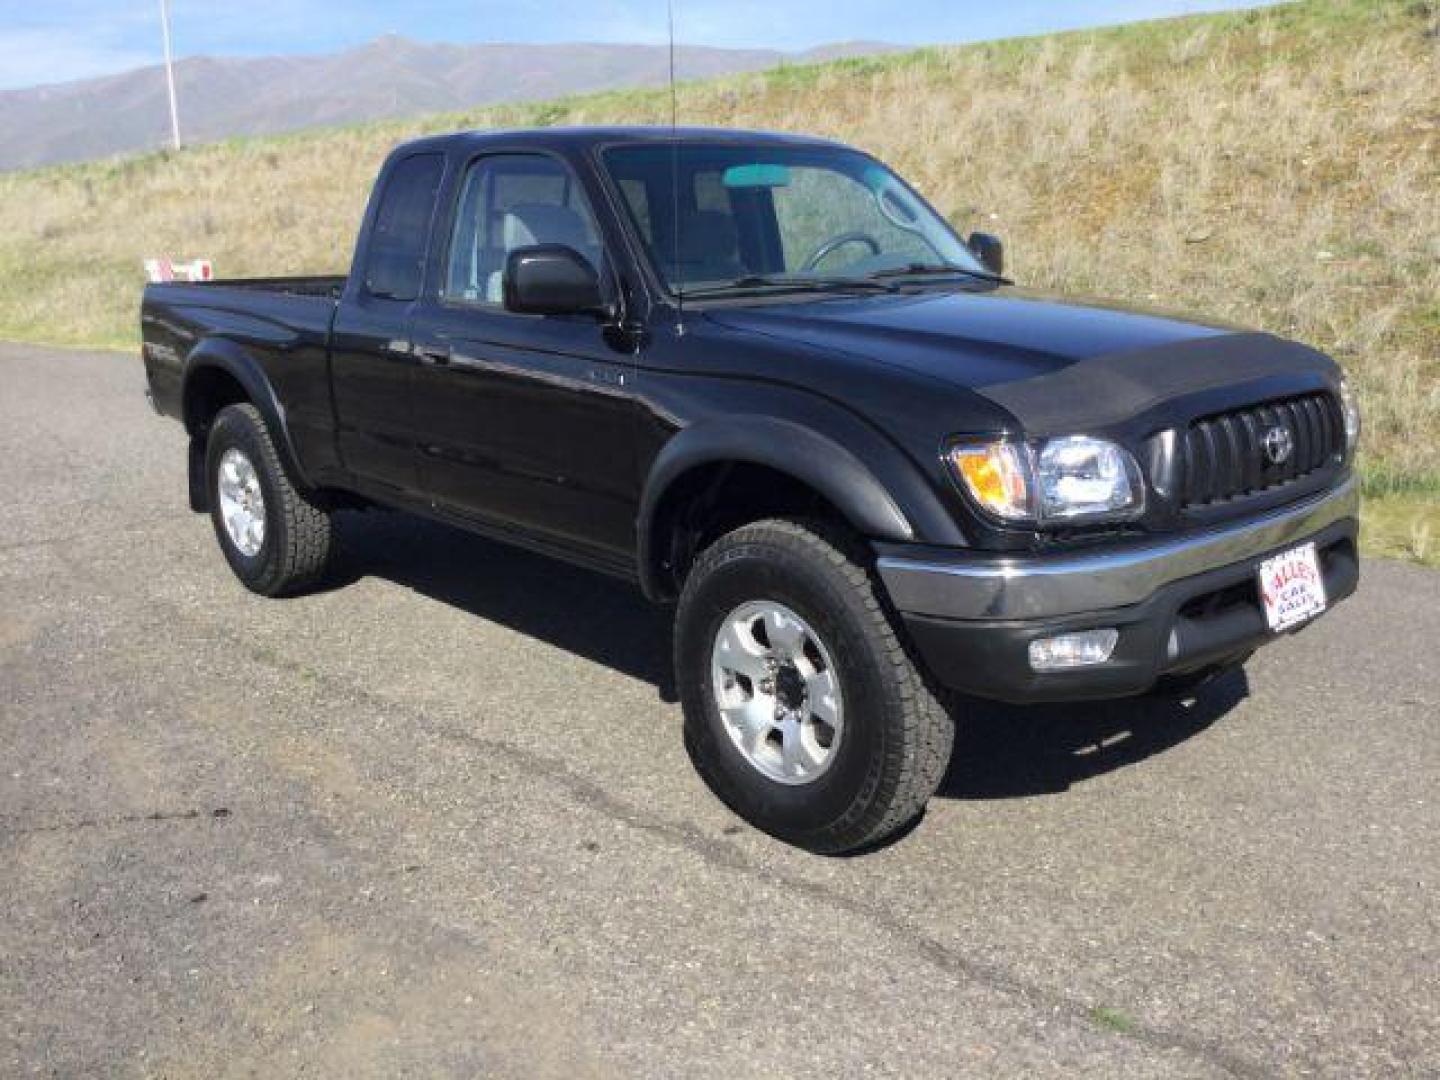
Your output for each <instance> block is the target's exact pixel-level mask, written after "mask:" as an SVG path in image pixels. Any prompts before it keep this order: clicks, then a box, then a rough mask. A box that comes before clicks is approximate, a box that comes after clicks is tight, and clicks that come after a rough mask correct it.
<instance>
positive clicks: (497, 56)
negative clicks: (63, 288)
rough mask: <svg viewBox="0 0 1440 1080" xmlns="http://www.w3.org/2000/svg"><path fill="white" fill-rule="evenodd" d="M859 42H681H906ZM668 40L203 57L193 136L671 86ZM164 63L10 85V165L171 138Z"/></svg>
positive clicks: (190, 93)
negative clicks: (93, 75) (45, 82)
mask: <svg viewBox="0 0 1440 1080" xmlns="http://www.w3.org/2000/svg"><path fill="white" fill-rule="evenodd" d="M894 49H895V47H894V46H889V45H884V44H880V43H876V42H845V43H840V44H835V45H827V46H822V47H820V48H817V49H811V50H808V51H806V52H800V53H786V52H780V51H776V50H770V49H712V48H703V47H696V46H681V47H679V48H677V50H676V55H675V65H676V71H677V75H678V77H679V78H681V79H703V78H710V77H713V76H717V75H731V74H738V73H741V72H748V71H763V70H767V69H770V68H774V67H777V66H780V65H782V64H807V63H819V62H822V61H825V60H833V59H838V58H842V57H847V56H860V55H869V54H875V53H881V52H890V51H894ZM669 63H670V57H669V50H668V49H667V48H666V47H665V46H663V45H607V44H569V45H516V44H474V45H449V44H432V43H426V42H419V41H412V40H410V39H407V38H404V37H400V36H397V35H387V36H385V37H382V38H379V39H377V40H375V41H372V42H370V43H368V44H365V45H361V46H358V47H356V48H353V49H347V50H345V51H342V52H337V53H328V54H323V55H309V56H274V57H246V58H232V57H225V58H221V57H205V56H200V57H193V58H189V59H185V60H181V61H179V62H177V63H176V65H175V78H176V86H177V94H178V97H179V102H180V105H179V112H180V127H181V132H182V135H183V137H184V139H185V141H186V142H187V143H194V142H209V141H213V140H216V139H223V138H227V137H229V136H235V135H262V134H272V133H275V132H281V131H288V130H294V129H298V128H305V127H313V126H316V125H325V124H343V123H351V122H355V121H362V120H376V119H382V118H392V117H404V116H412V115H420V114H423V113H431V112H439V111H447V110H456V109H464V108H471V107H477V106H483V105H494V104H499V103H503V102H509V101H531V100H544V99H549V98H556V97H563V96H565V95H567V94H577V93H586V92H590V91H596V90H610V89H620V88H625V87H640V86H657V85H663V84H664V82H665V80H666V79H667V78H668V75H669ZM169 137H170V116H169V110H168V105H167V102H166V89H165V73H164V69H163V67H161V66H159V65H156V66H154V67H146V68H139V69H136V70H134V71H128V72H124V73H122V74H118V75H108V76H103V77H100V78H93V79H84V80H79V81H76V82H68V83H57V84H52V85H48V86H37V87H30V88H27V89H21V90H6V91H0V169H18V168H28V167H31V166H36V165H45V164H52V163H56V162H67V161H82V160H87V159H92V158H99V157H106V156H109V155H112V154H122V153H132V152H136V151H143V150H152V149H156V148H159V147H162V146H165V145H167V143H168V141H169Z"/></svg>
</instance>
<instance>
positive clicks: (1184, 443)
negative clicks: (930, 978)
mask: <svg viewBox="0 0 1440 1080" xmlns="http://www.w3.org/2000/svg"><path fill="white" fill-rule="evenodd" d="M1002 262H1003V255H1002V247H1001V244H1000V241H999V240H998V239H996V238H995V237H993V236H989V235H986V234H982V233H974V234H971V235H970V236H969V237H967V238H964V239H962V238H961V236H959V235H957V233H956V232H955V231H954V230H953V229H952V228H951V226H950V225H949V224H947V223H946V221H945V219H944V218H943V217H941V216H940V215H939V214H938V213H937V212H936V211H935V210H934V209H932V208H931V207H930V206H929V205H928V204H927V203H926V201H925V200H924V198H923V197H922V196H921V195H920V194H919V193H918V192H917V191H916V190H915V189H914V188H913V187H911V186H910V185H909V184H907V183H906V182H905V181H904V180H903V179H901V178H900V177H899V176H897V175H896V174H895V173H894V172H893V171H891V170H890V169H889V168H887V167H886V166H885V165H884V164H882V163H881V162H879V161H877V160H876V159H875V158H874V157H872V156H870V155H868V154H866V153H863V152H861V151H859V150H855V149H851V148H849V147H846V146H843V145H840V144H837V143H834V142H829V141H824V140H819V139H812V138H800V137H792V136H787V135H775V134H760V133H748V132H738V131H709V130H686V129H678V130H672V129H664V130H650V129H631V128H607V129H596V128H587V129H569V130H565V129H553V130H543V131H514V132H471V133H460V134H453V135H445V136H440V137H434V138H426V139H422V140H419V141H416V142H412V143H408V144H406V145H403V146H401V147H399V148H398V149H396V150H395V151H394V152H393V153H392V154H391V155H390V157H389V158H388V160H387V161H386V162H385V164H384V166H383V168H382V169H381V172H380V175H379V179H378V181H377V182H376V185H375V188H374V192H373V194H372V195H371V198H370V203H369V207H368V210H367V211H366V214H365V218H364V222H363V226H362V228H361V231H360V234H359V239H358V242H357V244H356V248H355V254H354V259H353V262H352V264H351V268H350V273H349V275H348V276H346V277H333V278H274V279H245V280H228V281H227V280H216V281H210V282H205V283H196V284H173V283H172V284H153V285H150V286H148V287H147V289H146V290H145V295H144V301H143V309H142V324H143V326H142V329H143V355H144V363H145V370H146V375H147V380H148V387H149V394H150V396H151V400H152V401H153V403H154V405H155V407H156V409H157V410H158V411H159V412H160V413H162V414H164V415H166V416H170V417H174V418H176V419H178V420H180V421H181V422H183V424H184V427H185V431H186V432H187V433H188V435H189V498H190V504H191V507H192V508H193V509H194V510H196V511H204V512H208V513H209V514H210V515H211V517H212V518H213V521H214V528H215V535H216V537H217V538H218V540H219V545H220V548H221V551H222V552H223V553H224V556H225V559H226V560H227V561H228V563H229V565H230V567H231V569H232V570H233V571H234V573H235V575H236V576H237V577H238V578H239V579H240V581H241V582H243V583H244V585H245V586H247V587H248V588H250V589H252V590H254V591H255V592H257V593H261V594H264V595H267V596H275V595H280V594H285V593H294V592H297V591H303V590H305V589H308V588H313V587H314V586H316V584H317V583H319V582H320V581H321V580H322V577H323V575H324V573H325V569H326V565H327V563H328V561H329V559H330V556H331V552H332V548H333V547H334V545H335V529H334V526H333V524H332V516H333V514H334V513H335V511H337V510H338V509H344V508H353V507H369V506H383V507H388V508H392V509H398V510H401V511H409V512H414V513H417V514H424V515H428V516H430V517H433V518H438V519H442V520H444V521H447V522H451V523H454V524H456V525H458V526H460V527H462V528H465V529H470V530H473V531H475V532H479V533H483V534H485V535H487V536H490V537H494V538H498V539H500V540H503V541H507V542H511V543H515V544H519V545H522V546H525V547H528V548H531V549H534V550H538V551H540V552H543V553H546V554H549V555H552V556H555V557H558V558H561V559H567V560H570V561H572V562H575V563H580V564H583V565H585V566H587V567H591V568H594V569H596V570H599V571H603V572H606V573H609V574H613V575H617V576H619V577H621V578H625V579H627V580H630V581H633V582H634V583H635V584H636V585H637V586H638V587H639V588H640V589H641V590H643V592H644V594H645V596H647V597H648V598H650V599H651V600H653V601H655V602H657V603H661V604H670V605H673V606H674V609H675V612H674V618H675V635H674V641H675V647H674V664H675V677H676V685H677V688H678V691H679V696H680V699H681V703H682V708H683V712H684V721H685V728H684V730H685V742H686V746H687V748H688V750H689V753H690V756H691V758H692V760H693V761H694V763H695V765H696V767H697V768H698V770H699V772H700V773H701V774H702V776H703V777H704V778H705V780H706V781H707V782H708V783H709V785H710V786H711V787H712V789H713V790H714V791H715V792H716V793H717V794H718V795H719V796H720V797H721V798H722V799H723V800H724V801H725V802H726V803H727V804H729V805H730V806H731V807H732V808H733V809H734V810H735V811H736V812H738V813H739V814H740V815H742V816H743V817H745V818H746V819H748V820H749V821H751V822H752V823H754V824H755V825H756V826H758V827H759V828H761V829H764V830H766V831H768V832H770V833H772V834H774V835H776V836H778V837H781V838H783V839H785V840H787V841H789V842H791V843H794V844H798V845H800V846H803V847H806V848H809V849H811V850H815V851H820V852H832V853H833V852H843V851H851V850H855V849H859V848H864V847H866V846H870V845H874V844H875V843H877V842H878V841H880V840H881V839H883V838H884V837H886V836H887V835H889V834H891V833H893V832H895V831H896V830H898V829H900V828H901V827H902V826H904V825H906V823H908V822H910V821H911V820H912V819H914V818H915V817H916V816H917V815H918V814H919V813H920V812H921V810H922V809H923V807H924V805H925V803H926V801H927V800H928V799H929V798H930V796H931V795H932V794H933V793H934V792H935V790H936V788H937V786H938V785H939V783H940V781H941V779H942V777H943V775H944V772H945V770H946V766H947V764H948V762H949V758H950V753H951V746H952V741H953V736H954V727H955V724H956V723H957V722H963V717H964V713H965V701H966V700H968V699H972V698H974V697H987V698H995V699H1001V700H1005V701H1012V702H1039V701H1071V700H1079V699H1087V698H1108V697H1120V696H1125V695H1135V694H1142V693H1148V692H1154V691H1157V690H1163V691H1174V690H1176V689H1177V688H1183V687H1186V686H1191V687H1193V686H1194V685H1196V684H1197V683H1199V682H1201V681H1203V680H1204V679H1206V678H1207V677H1210V676H1212V675H1213V674H1214V673H1216V672H1218V671H1223V670H1225V669H1226V668H1229V667H1233V666H1235V665H1237V664H1240V663H1243V662H1244V660H1245V658H1246V657H1248V656H1249V655H1250V653H1251V652H1252V651H1253V650H1254V649H1255V648H1256V647H1258V646H1260V645H1263V644H1265V643H1267V642H1270V641H1273V640H1275V639H1276V638H1277V637H1279V636H1281V635H1284V634H1287V633H1290V632H1293V631H1295V630H1296V629H1298V628H1300V627H1303V626H1305V625H1307V624H1308V623H1309V622H1310V621H1311V620H1313V619H1314V618H1315V617H1317V616H1318V615H1320V614H1321V613H1322V612H1324V611H1326V610H1327V609H1328V608H1330V607H1332V606H1333V605H1335V604H1336V603H1337V602H1338V601H1340V600H1342V599H1344V598H1345V597H1346V596H1348V595H1350V594H1351V593H1352V592H1353V591H1354V589H1355V587H1356V582H1357V578H1358V573H1359V564H1358V559H1357V554H1356V533H1357V504H1358V494H1357V483H1356V480H1355V478H1354V476H1353V473H1352V461H1353V458H1354V454H1355V444H1356V439H1357V437H1358V433H1359V427H1360V422H1359V415H1358V412H1357V409H1356V406H1355V402H1354V399H1353V396H1352V394H1351V392H1350V391H1349V389H1348V388H1347V386H1346V383H1345V380H1344V379H1343V377H1342V374H1341V372H1340V370H1339V369H1338V368H1337V366H1336V365H1335V363H1334V362H1333V361H1331V360H1330V359H1329V358H1328V357H1326V356H1324V355H1322V354H1321V353H1319V352H1316V351H1315V350H1314V349H1311V348H1308V347H1306V346H1305V345H1302V344H1297V343H1295V342H1292V341H1286V340H1283V339H1281V338H1278V337H1273V336H1271V335H1268V334H1264V333H1252V332H1246V331H1244V330H1240V329H1236V328H1234V327H1229V326H1222V325H1217V324H1214V323H1209V322H1201V321H1193V320H1188V319H1179V318H1175V317H1173V316H1167V315H1163V314H1159V313H1151V312H1143V311H1135V310H1126V309H1123V308H1120V307H1118V306H1113V305H1106V304H1099V303H1095V302H1080V301H1076V300H1072V299H1065V298H1061V297H1055V296H1048V295H1042V294H1040V293H1036V292H1032V291H1028V290H1026V289H1023V288H1020V287H1017V286H1016V285H1015V284H1013V283H1012V282H1011V281H1009V280H1007V279H1006V278H1005V277H1004V276H1003V267H1002Z"/></svg>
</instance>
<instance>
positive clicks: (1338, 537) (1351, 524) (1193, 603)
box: [877, 478, 1360, 702]
mask: <svg viewBox="0 0 1440 1080" xmlns="http://www.w3.org/2000/svg"><path fill="white" fill-rule="evenodd" d="M1358 513H1359V489H1358V485H1357V483H1356V481H1355V480H1354V478H1347V479H1346V480H1345V481H1344V482H1342V483H1341V484H1340V485H1339V486H1337V487H1335V488H1333V489H1331V490H1330V491H1328V492H1326V493H1324V494H1323V495H1320V496H1317V497H1315V498H1312V499H1308V500H1306V501H1304V502H1301V503H1298V504H1296V505H1294V506H1288V507H1285V508H1283V509H1282V510H1278V511H1275V512H1272V513H1269V514H1266V515H1264V516H1261V517H1257V518H1253V519H1251V520H1249V521H1245V522H1241V523H1238V524H1232V525H1227V526H1224V527H1222V528H1217V529H1211V530H1206V531H1204V532H1200V533H1195V534H1191V535H1187V536H1183V537H1169V538H1164V539H1159V540H1139V541H1133V542H1127V543H1125V544H1123V545H1121V544H1117V545H1114V546H1107V547H1105V548H1104V549H1097V550H1094V551H1085V552H1070V553H1066V554H1058V555H1034V556H1015V555H987V554H978V553H975V552H962V551H950V550H946V551H940V552H935V551H934V550H927V551H926V552H925V553H923V554H918V553H917V552H916V550H915V549H914V548H913V547H910V546H906V545H878V546H877V550H878V553H879V560H878V563H877V568H878V570H879V574H880V578H881V580H882V581H883V582H884V584H885V587H886V589H887V591H888V592H889V595H890V599H891V602H892V603H893V604H894V605H895V607H896V608H897V609H898V610H899V612H900V614H901V616H902V617H903V619H904V621H905V623H906V626H907V627H908V628H909V631H910V635H911V638H912V640H913V641H914V643H915V646H916V648H917V649H918V650H919V652H920V654H921V657H922V658H923V659H924V661H925V662H926V664H927V665H928V666H929V668H930V670H931V672H932V674H933V675H934V676H935V677H936V678H937V679H939V680H940V681H941V682H942V683H944V684H945V685H947V686H950V687H952V688H954V689H957V690H961V691H964V692H966V693H971V694H976V695H979V696H983V697H992V698H998V699H1001V700H1005V701H1017V702H1032V701H1064V700H1075V699H1081V698H1104V697H1124V696H1127V695H1131V694H1139V693H1143V692H1145V691H1146V690H1148V689H1149V688H1150V687H1151V686H1153V685H1154V684H1155V681H1156V680H1157V679H1158V678H1159V677H1160V676H1162V675H1167V674H1179V673H1183V672H1188V671H1196V670H1199V669H1202V668H1205V667H1209V666H1212V665H1215V664H1220V663H1224V662H1226V661H1227V660H1231V659H1234V658H1237V657H1239V656H1243V655H1244V654H1245V653H1248V652H1249V651H1250V650H1252V649H1254V648H1256V647H1257V646H1259V645H1262V644H1264V643H1265V642H1267V641H1269V640H1273V638H1274V637H1275V635H1274V634H1272V633H1271V632H1270V631H1269V629H1268V627H1267V626H1266V623H1265V615H1264V611H1263V609H1262V608H1261V605H1260V599H1259V591H1258V587H1257V584H1256V574H1257V571H1258V568H1259V564H1260V562H1261V561H1262V560H1263V559H1265V558H1266V557H1268V556H1270V555H1272V554H1274V553H1275V552H1277V551H1281V550H1284V549H1285V548H1288V547H1294V546H1295V545H1297V544H1301V543H1304V542H1306V541H1314V542H1315V547H1316V551H1317V553H1318V555H1319V559H1320V568H1321V573H1322V575H1323V577H1324V580H1325V593H1326V596H1327V598H1328V600H1329V603H1330V604H1331V605H1334V604H1336V603H1338V602H1340V601H1341V600H1343V599H1345V598H1346V597H1347V596H1349V595H1350V594H1351V593H1353V592H1354V591H1355V587H1356V584H1357V583H1358V581H1359V576H1360V564H1359V557H1358V553H1357V550H1356V536H1357V532H1358V527H1359V526H1358ZM1096 627H1115V628H1116V629H1117V630H1119V632H1120V634H1119V640H1118V642H1117V644H1116V647H1115V651H1114V654H1113V655H1112V657H1111V658H1110V660H1109V661H1107V662H1106V663H1104V664H1098V665H1096V666H1094V667H1088V668H1079V669H1075V670H1071V671H1060V672H1047V673H1039V672H1036V671H1033V670H1032V669H1031V667H1030V661H1029V646H1030V642H1032V641H1034V640H1036V639H1037V638H1042V637H1050V636H1052V635H1055V634H1062V633H1065V632H1067V631H1073V630H1086V629H1091V628H1096Z"/></svg>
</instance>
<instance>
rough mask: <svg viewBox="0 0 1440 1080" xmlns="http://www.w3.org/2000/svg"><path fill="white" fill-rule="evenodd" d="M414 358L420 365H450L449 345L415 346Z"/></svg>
mask: <svg viewBox="0 0 1440 1080" xmlns="http://www.w3.org/2000/svg"><path fill="white" fill-rule="evenodd" d="M415 358H416V359H417V360H419V361H420V362H421V363H422V364H448V363H450V346H449V345H416V346H415Z"/></svg>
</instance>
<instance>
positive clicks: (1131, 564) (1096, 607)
mask: <svg viewBox="0 0 1440 1080" xmlns="http://www.w3.org/2000/svg"><path fill="white" fill-rule="evenodd" d="M1359 508H1360V490H1359V484H1358V482H1357V481H1356V480H1355V478H1354V477H1348V478H1347V479H1346V480H1345V481H1344V482H1343V483H1342V484H1340V485H1339V486H1338V487H1335V488H1332V489H1331V490H1330V491H1328V492H1326V493H1324V494H1323V495H1320V496H1318V497H1316V498H1312V499H1309V500H1307V501H1305V502H1303V503H1298V504H1296V505H1294V506H1289V507H1285V508H1284V509H1283V510H1279V511H1275V512H1273V513H1270V514H1267V515H1265V516H1263V517H1259V518H1254V519H1251V520H1249V521H1245V522H1242V523H1240V524H1237V525H1229V526H1225V527H1223V528H1218V529H1213V530H1208V531H1205V532H1201V533H1194V534H1189V535H1186V536H1183V537H1174V538H1166V539H1160V540H1142V541H1138V542H1133V543H1129V544H1127V545H1125V546H1123V547H1120V546H1115V547H1107V548H1106V549H1104V550H1103V551H1093V552H1081V553H1073V552H1072V553H1068V554H1058V555H984V554H977V553H975V552H961V551H956V552H953V553H946V554H945V555H944V556H943V557H935V556H931V555H927V556H924V557H914V556H908V555H903V554H896V553H894V552H893V549H892V550H891V551H888V552H882V554H881V557H880V559H879V560H878V562H877V568H878V570H879V573H880V578H881V580H882V581H883V582H884V583H885V588H886V589H887V590H888V591H889V594H890V599H891V602H892V603H894V605H895V607H896V608H897V609H898V610H900V611H901V612H904V613H906V614H909V615H925V616H933V617H936V618H943V619H972V620H986V621H993V620H1011V619H1048V618H1058V617H1061V616H1066V615H1078V614H1081V613H1086V612H1096V611H1103V610H1106V609H1111V608H1121V607H1128V606H1130V605H1133V604H1139V603H1141V602H1143V601H1145V600H1147V599H1149V598H1150V597H1151V596H1153V595H1154V594H1155V593H1156V592H1158V591H1159V590H1161V589H1162V588H1164V587H1165V586H1167V585H1170V584H1172V583H1174V582H1177V581H1180V580H1183V579H1184V578H1189V577H1194V576H1196V575H1198V574H1204V573H1206V572H1208V571H1211V570H1217V569H1219V568H1221V567H1224V566H1229V565H1231V564H1232V563H1237V562H1242V561H1244V560H1246V559H1250V558H1254V557H1256V556H1259V555H1263V554H1266V553H1269V552H1272V551H1276V550H1278V549H1280V548H1284V547H1286V546H1288V545H1290V544H1292V543H1299V542H1301V541H1303V540H1305V539H1306V538H1308V537H1310V536H1313V535H1314V534H1316V533H1318V532H1320V531H1322V530H1324V529H1326V528H1328V527H1329V526H1331V525H1333V524H1335V523H1336V522H1338V521H1342V520H1344V519H1345V518H1354V517H1356V516H1357V514H1358V513H1359Z"/></svg>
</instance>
